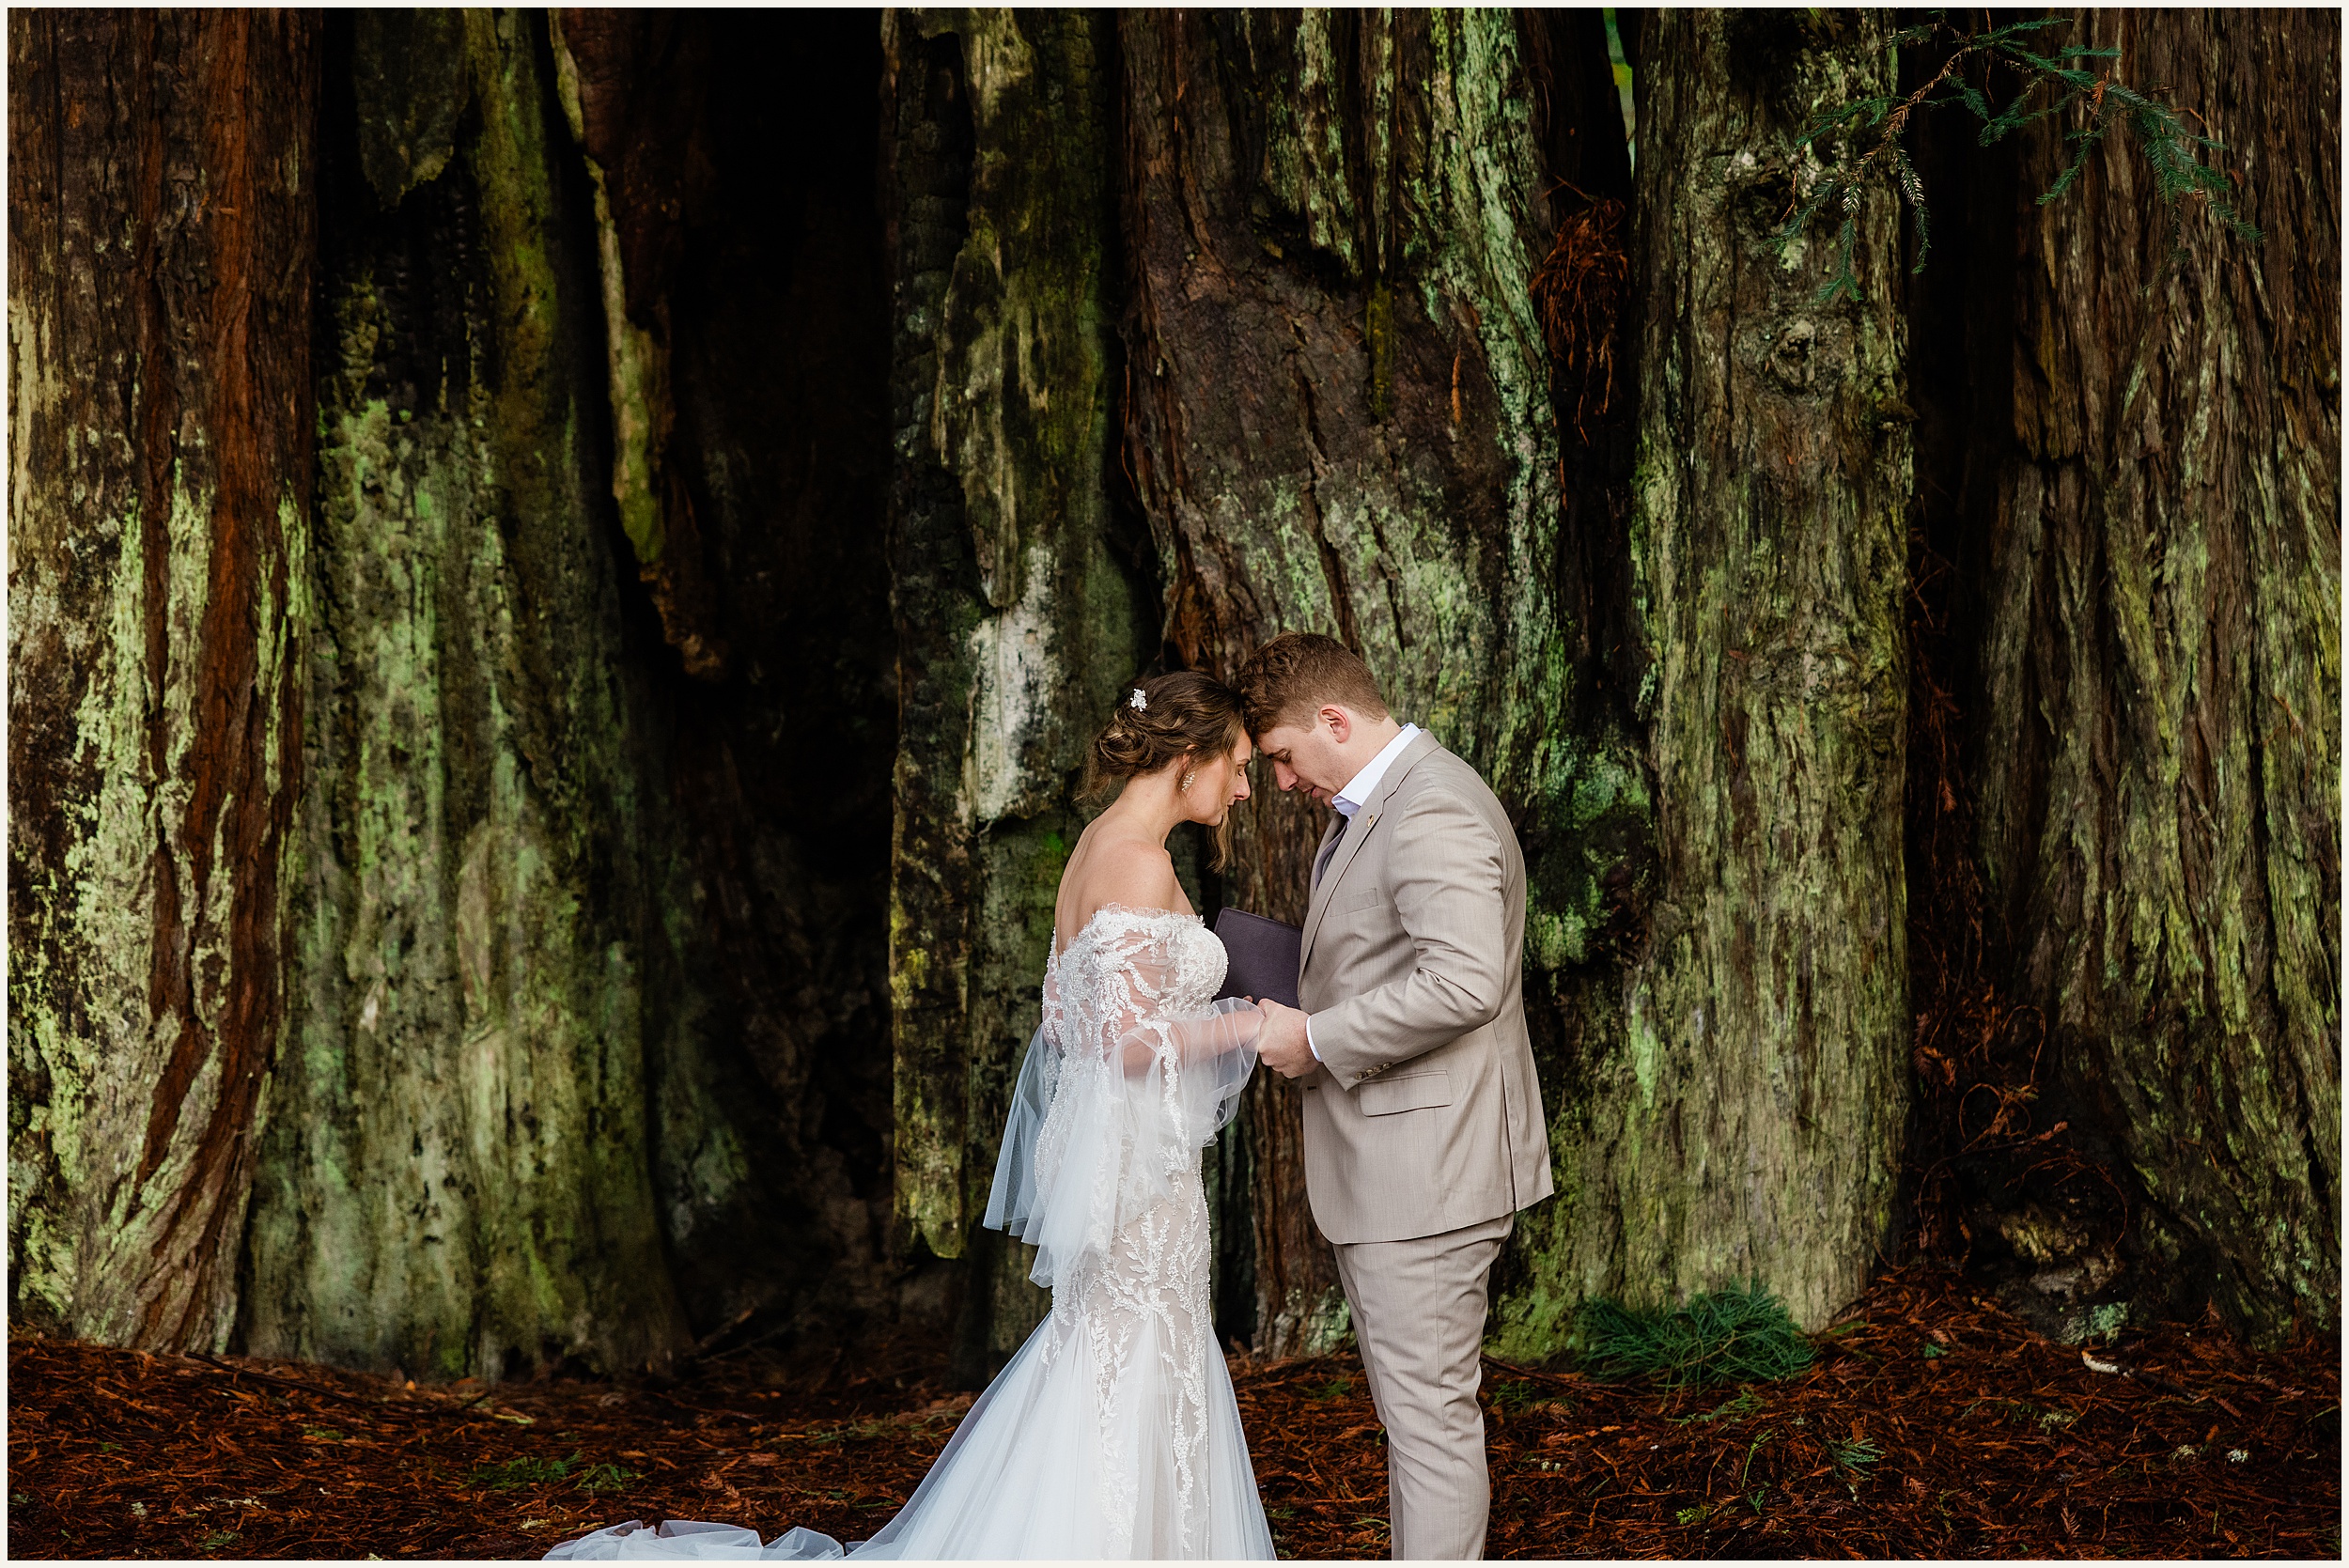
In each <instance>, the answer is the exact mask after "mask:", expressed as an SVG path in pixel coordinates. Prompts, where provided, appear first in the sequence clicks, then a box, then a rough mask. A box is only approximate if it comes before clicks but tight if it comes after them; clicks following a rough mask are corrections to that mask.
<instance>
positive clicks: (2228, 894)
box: [1967, 10, 2341, 1334]
mask: <svg viewBox="0 0 2349 1568" xmlns="http://www.w3.org/2000/svg"><path fill="white" fill-rule="evenodd" d="M2076 15H2077V22H2076V24H2075V26H2074V27H2073V29H2072V30H2070V31H2069V32H2067V33H2065V34H2064V35H2063V41H2064V42H2065V43H2066V44H2071V43H2078V44H2082V45H2092V44H2094V45H2117V46H2118V47H2119V48H2120V50H2121V54H2120V57H2119V60H2118V61H2117V62H2116V63H2115V69H2116V70H2117V71H2118V72H2119V73H2120V75H2121V76H2122V78H2123V79H2124V80H2126V81H2129V82H2132V83H2139V84H2158V85H2163V86H2166V87H2168V88H2169V89H2170V98H2171V100H2172V101H2173V102H2175V103H2176V104H2177V105H2178V106H2179V107H2180V108H2181V109H2182V110H2185V111H2186V112H2187V113H2188V116H2189V119H2190V121H2191V122H2192V123H2194V124H2195V126H2196V127H2197V129H2198V130H2199V131H2201V132H2202V133H2204V134H2207V135H2209V136H2211V137H2214V138H2216V139H2217V141H2218V142H2220V143H2222V144H2223V146H2224V148H2225V150H2223V151H2218V152H2215V153H2206V154H2204V156H2207V157H2209V158H2212V159H2213V160H2215V161H2216V162H2217V163H2219V164H2220V165H2221V166H2223V167H2227V168H2230V169H2232V171H2234V173H2235V174H2236V175H2237V176H2238V178H2239V180H2240V182H2241V190H2242V211H2243V215H2244V216H2245V217H2246V218H2248V220H2249V221H2250V222H2251V223H2252V224H2254V225H2257V226H2258V227H2259V229H2260V230H2261V231H2262V234H2263V237H2262V238H2261V239H2260V240H2258V241H2256V242H2249V241H2243V240H2240V239H2237V238H2235V237H2233V236H2232V235H2230V234H2229V233H2228V232H2226V231H2225V230H2224V229H2223V228H2222V227H2221V226H2220V225H2217V223H2215V222H2212V221H2210V219H2209V218H2208V217H2207V215H2206V214H2204V213H2203V212H2202V211H2201V210H2200V208H2199V207H2198V206H2196V205H2195V204H2192V203H2189V204H2187V206H2186V210H2184V211H2183V212H2182V213H2181V214H2179V226H2178V227H2177V228H2176V229H2175V230H2174V231H2173V230H2172V229H2171V228H2170V225H2169V221H2168V220H2169V214H2168V213H2167V212H2166V211H2165V209H2164V207H2163V204H2162V203H2161V201H2160V200H2159V198H2158V197H2157V195H2156V194H2155V191H2154V190H2153V188H2152V184H2151V176H2150V172H2149V170H2148V167H2147V164H2146V162H2145V160H2144V158H2143V157H2142V156H2141V155H2140V154H2139V152H2138V151H2137V150H2136V148H2135V147H2133V146H2132V145H2130V143H2129V142H2128V141H2126V140H2125V139H2124V138H2123V135H2122V134H2121V133H2120V132H2116V133H2115V134H2114V135H2113V136H2112V137H2111V138H2110V139H2109V140H2108V142H2107V144H2106V145H2105V146H2104V147H2101V148H2100V149H2098V150H2097V152H2096V153H2095V154H2094V155H2093V156H2092V159H2091V161H2090V164H2089V168H2088V172H2087V174H2086V176H2085V178H2083V179H2081V181H2080V182H2079V184H2078V185H2077V186H2076V187H2075V188H2074V189H2073V190H2072V191H2071V192H2070V193H2068V194H2065V195H2062V196H2061V197H2058V198H2057V199H2055V200H2054V201H2051V202H2049V203H2047V204H2046V205H2045V206H2041V205H2039V204H2037V202H2036V201H2035V199H2034V198H2035V197H2036V196H2037V195H2038V194H2039V193H2041V192H2043V191H2045V190H2046V189H2047V188H2048V186H2049V185H2050V184H2051V183H2052V181H2053V180H2054V179H2055V176H2056V174H2057V172H2058V170H2059V169H2061V166H2062V164H2063V163H2064V162H2065V161H2067V160H2068V159H2069V158H2070V157H2071V155H2072V148H2071V147H2069V146H2067V145H2066V143H2065V142H2064V141H2063V138H2062V132H2064V131H2065V130H2067V129H2069V126H2068V125H2065V124H2061V123H2058V122H2047V123H2046V125H2044V126H2043V127H2042V128H2039V129H2037V130H2035V131H2034V132H2032V133H2031V134H2030V137H2029V138H2028V139H2027V140H2026V141H2025V143H2024V145H2023V147H2022V149H2021V152H2020V154H2019V167H2018V169H2017V172H2016V184H2015V187H2014V189H2013V192H2012V195H2011V197H2010V199H2011V200H2012V201H2013V202H2014V204H2015V209H2014V210H2015V218H2014V219H2013V220H2012V222H2013V227H2014V233H2015V241H2014V245H2013V250H2012V253H2011V256H2008V257H1995V258H1993V259H1994V260H1995V262H1996V264H1997V265H1998V266H1999V267H2000V268H2001V269H2002V270H2003V269H2006V268H2009V267H2011V268H2012V275H2013V278H2014V303H2013V306H2012V322H2013V325H2012V337H2011V339H2010V340H2008V341H2006V342H2000V341H1999V340H1997V339H1995V338H1993V339H1991V340H1990V342H1989V344H1988V347H1987V351H1986V352H1985V353H1983V355H1982V356H1981V358H1982V362H1983V364H1984V365H1986V366H1987V367H1988V368H1989V369H1990V370H1991V372H1992V373H1993V375H1994V377H1998V378H2000V379H2002V380H2003V381H2004V388H2003V393H2004V399H2005V404H2006V406H2004V407H1999V406H1998V404H1997V403H1996V402H1995V401H1994V402H1993V403H1992V405H1991V406H1989V407H1987V408H1985V409H1984V410H1983V411H1982V412H1981V414H1980V420H1979V427H1978V431H1977V434H1976V436H1975V438H1974V441H1973V444H1972V445H1971V447H1970V448H1969V450H1968V454H1967V455H1968V466H1969V467H1970V469H1971V470H1972V471H1973V473H1974V474H1975V475H1976V477H1975V478H1974V480H1973V483H1974V484H1976V485H1978V486H1980V487H1981V488H1980V489H1979V490H1977V491H1975V494H1977V495H1978V496H1980V497H1981V503H1980V505H1979V506H1978V507H1976V508H1974V509H1975V510H1976V511H1977V512H1979V513H1981V514H1984V515H1983V516H1982V517H1981V532H1982V534H1983V536H1984V537H1985V538H1986V540H1987V548H1986V550H1985V551H1984V552H1983V559H1982V562H1981V572H1982V576H1981V582H1982V589H1981V595H1982V600H1981V610H1980V616H1981V619H1980V624H1979V629H1978V632H1977V635H1978V637H1979V644H1978V646H1977V649H1976V652H1975V654H1974V660H1975V663H1976V666H1977V672H1976V674H1975V676H1974V678H1975V680H1976V682H1977V683H1978V684H1977V685H1976V686H1975V687H1974V688H1973V690H1972V691H1971V692H1970V705H1969V706H1971V707H1972V708H1973V710H1974V712H1975V713H1976V715H1977V718H1976V720H1975V730H1974V737H1975V738H1974V742H1973V752H1974V761H1973V773H1974V777H1975V778H1976V779H1977V780H1978V781H1979V802H1978V804H1979V814H1980V815H1979V848H1980V854H1981V861H1982V866H1983V873H1984V875H1985V877H1986V879H1987V882H1988V885H1989V889H1990V893H1991V910H1990V912H1991V914H1992V916H1993V922H1994V924H1993V929H1994V931H1996V932H1998V933H2000V934H2001V935H2002V936H2003V937H2004V939H2005V943H2006V962H2005V975H2006V978H2007V981H2008V989H2009V992H2010V994H2011V998H2012V1000H2013V1001H2014V1002H2015V1003H2016V1004H2019V1005H2024V1006H2028V1007H2031V1008H2035V1009H2037V1010H2038V1013H2039V1014H2040V1016H2041V1017H2044V1020H2045V1032H2046V1061H2047V1062H2048V1063H2050V1064H2051V1065H2054V1067H2055V1071H2054V1072H2053V1073H2052V1074H2050V1075H2049V1077H2050V1079H2052V1080H2053V1081H2052V1082H2051V1084H2050V1087H2053V1088H2057V1089H2060V1091H2061V1107H2060V1109H2065V1110H2070V1112H2071V1113H2072V1116H2073V1117H2074V1119H2076V1120H2077V1121H2079V1122H2081V1123H2083V1124H2084V1127H2083V1128H2082V1129H2081V1130H2083V1131H2085V1132H2086V1133H2087V1135H2088V1137H2089V1139H2090V1146H2091V1149H2092V1151H2093V1150H2095V1149H2099V1148H2101V1149H2103V1150H2107V1151H2109V1152H2110V1154H2111V1156H2112V1157H2114V1162H2115V1163H2116V1164H2117V1165H2118V1166H2119V1167H2120V1168H2121V1169H2122V1171H2123V1172H2124V1173H2125V1179H2124V1187H2125V1188H2127V1189H2129V1190H2130V1191H2131V1194H2132V1198H2133V1202H2132V1207H2133V1209H2134V1224H2133V1226H2132V1234H2131V1235H2130V1236H2129V1237H2128V1241H2127V1244H2126V1250H2130V1251H2134V1252H2138V1253H2139V1254H2140V1255H2142V1256H2143V1257H2145V1258H2146V1259H2147V1260H2148V1261H2149V1262H2151V1263H2152V1264H2153V1265H2155V1268H2156V1269H2157V1270H2159V1271H2160V1272H2161V1273H2162V1274H2163V1275H2164V1276H2165V1277H2166V1294H2167V1295H2168V1296H2169V1297H2170V1301H2171V1304H2172V1305H2174V1306H2176V1307H2178V1308H2180V1309H2183V1310H2185V1311H2187V1312H2196V1311H2199V1310H2200V1309H2201V1306H2202V1303H2203V1302H2204V1300H2205V1299H2207V1300H2210V1301H2212V1302H2215V1303H2216V1304H2217V1306H2218V1307H2219V1308H2220V1309H2221V1310H2222V1311H2223V1312H2227V1313H2228V1314H2229V1315H2230V1316H2232V1317H2233V1318H2234V1319H2235V1320H2237V1321H2238V1322H2241V1323H2244V1324H2247V1325H2248V1326H2249V1327H2252V1328H2253V1329H2255V1330H2256V1331H2258V1332H2261V1333H2263V1334H2280V1333H2282V1332H2283V1331H2285V1330H2286V1329H2287V1328H2289V1327H2291V1325H2292V1324H2293V1323H2295V1321H2299V1322H2304V1323H2309V1324H2311V1325H2329V1324H2331V1323H2334V1322H2336V1321H2337V1320H2338V1314H2339V1278H2340V1266H2341V1241H2340V1196H2341V1185H2340V1182H2341V1168H2340V1150H2341V1072H2340V1067H2341V1056H2340V1044H2341V1005H2340V971H2339V969H2338V955H2339V953H2340V940H2341V903H2340V871H2341V867H2340V864H2339V859H2338V846H2339V843H2340V756H2341V732H2340V710H2341V638H2340V610H2341V470H2340V450H2341V449H2340V433H2341V425H2340V355H2341V336H2340V329H2341V318H2340V311H2339V305H2340V287H2341V272H2340V250H2341V205H2340V202H2341V188H2340V178H2341V164H2340V147H2341V118H2340V92H2339V84H2340V39H2341V24H2340V18H2339V17H2338V16H2337V15H2335V14H2332V13H2329V12H2323V13H2320V12H2254V11H2212V12H2202V11H2194V12H2186V11H2136V10H2130V11H2096V10H2086V11H2081V12H2077V13H2076ZM1993 221H1994V222H1996V223H1997V224H1998V225H1999V227H2000V228H2004V227H2005V226H2006V224H2007V222H2008V220H2007V217H2006V215H2005V214H2003V213H2000V214H1996V215H1994V219H1993ZM1970 314H1971V313H1969V315H1970ZM1980 320H1981V324H1980V325H1979V326H1977V328H1976V329H1975V330H1976V331H1977V332H1980V333H1985V334H1987V333H1995V332H1997V331H1998V330H1999V321H1998V317H1997V315H1996V314H1995V313H1982V315H1981V318H1980ZM1975 1110H1976V1117H1975V1120H1976V1123H1977V1124H1978V1125H1977V1127H1976V1130H1980V1128H1981V1127H1982V1126H1987V1123H1988V1120H1989V1116H1988V1111H1987V1109H1986V1107H1983V1106H1977V1107H1976V1108H1975ZM2055 1119H2056V1115H2055V1114H2054V1113H2053V1112H2046V1111H2043V1112H2042V1114H2040V1115H2039V1116H2038V1117H2037V1118H2036V1119H2035V1120H2031V1119H2025V1120H2022V1121H2017V1122H2015V1124H2014V1126H2011V1127H2010V1128H2007V1129H2004V1130H2005V1131H2006V1132H2007V1134H2008V1135H2009V1136H2011V1137H2018V1138H2019V1137H2023V1136H2027V1135H2036V1134H2038V1133H2041V1132H2045V1131H2046V1130H2047V1126H2048V1125H2049V1124H2051V1123H2052V1122H2053V1121H2054V1120H2055Z"/></svg>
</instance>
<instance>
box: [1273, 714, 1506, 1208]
mask: <svg viewBox="0 0 2349 1568" xmlns="http://www.w3.org/2000/svg"><path fill="white" fill-rule="evenodd" d="M1342 820H1343V819H1339V820H1333V821H1332V822H1331V824H1330V830H1329V832H1328V833H1326V834H1325V835H1324V836H1323V839H1322V844H1323V846H1324V847H1325V848H1326V847H1327V846H1329V844H1330V839H1331V838H1332V837H1336V836H1337V835H1338V832H1339V826H1340V821H1342ZM1524 951H1525V857H1524V856H1523V855H1522V854H1521V853H1519V851H1518V849H1517V834H1516V832H1515V831H1513V830H1512V829H1511V828H1510V826H1509V818H1508V816H1507V815H1506V814H1505V813H1503V812H1502V811H1501V802H1500V801H1499V800H1496V799H1495V798H1494V796H1493V792H1492V790H1491V789H1490V788H1489V787H1487V786H1486V783H1485V781H1484V780H1483V779H1481V778H1479V777H1478V776H1477V773H1476V769H1474V768H1470V766H1469V765H1468V764H1467V763H1465V762H1462V761H1461V760H1460V759H1459V758H1458V757H1456V756H1454V755H1453V754H1452V753H1450V752H1447V751H1445V750H1444V749H1443V748H1442V747H1441V746H1439V745H1438V744H1437V743H1436V739H1435V737H1433V736H1430V735H1420V736H1417V737H1413V738H1412V740H1411V743H1410V744H1409V745H1408V746H1407V747H1405V748H1404V749H1403V753H1402V754H1401V755H1399V756H1397V757H1396V758H1395V759H1394V762H1393V763H1392V765H1391V766H1390V767H1389V768H1388V769H1387V772H1386V776H1385V777H1383V778H1381V779H1380V780H1379V781H1378V787H1377V790H1376V791H1375V792H1374V794H1373V796H1372V798H1371V799H1370V800H1365V801H1364V802H1362V807H1361V811H1359V812H1357V813H1356V814H1355V815H1354V819H1353V821H1352V823H1351V824H1349V825H1347V826H1346V830H1345V833H1344V836H1343V837H1342V838H1340V839H1339V842H1338V846H1337V848H1336V850H1335V852H1334V853H1333V854H1332V855H1331V857H1330V862H1329V864H1328V866H1327V867H1326V868H1325V869H1324V870H1323V872H1322V876H1321V880H1320V882H1319V884H1318V885H1316V886H1315V889H1314V894H1313V902H1312V903H1311V905H1310V906H1309V907H1308V908H1307V909H1306V913H1305V934H1304V949H1303V958H1302V970H1303V972H1302V974H1301V975H1300V977H1299V985H1298V1000H1299V1001H1301V1002H1302V1003H1303V1004H1304V1008H1305V1011H1306V1012H1308V1013H1310V1014H1312V1015H1313V1038H1314V1047H1315V1050H1316V1052H1318V1054H1319V1055H1320V1057H1321V1066H1320V1067H1319V1068H1318V1069H1317V1070H1316V1071H1315V1072H1313V1073H1311V1074H1309V1075H1308V1076H1307V1077H1306V1078H1305V1079H1302V1083H1303V1086H1304V1091H1305V1191H1306V1194H1307V1196H1308V1197H1309V1198H1310V1199H1311V1200H1312V1203H1313V1211H1314V1219H1315V1222H1316V1223H1318V1224H1319V1225H1320V1226H1321V1232H1322V1234H1324V1235H1326V1236H1328V1237H1329V1238H1330V1240H1331V1241H1333V1242H1338V1243H1342V1244H1344V1243H1354V1242H1365V1241H1404V1240H1408V1239H1410V1238H1411V1237H1414V1236H1424V1235H1435V1234H1439V1233H1441V1232H1444V1231H1453V1230H1458V1229H1459V1228H1460V1227H1462V1226H1464V1225H1473V1224H1476V1223H1478V1222H1480V1221H1483V1220H1487V1219H1499V1218H1501V1216H1502V1215H1504V1214H1509V1213H1512V1212H1514V1211H1516V1210H1517V1209H1521V1208H1526V1207H1528V1206H1530V1205H1532V1204H1533V1203H1539V1202H1540V1201H1541V1200H1542V1199H1544V1198H1547V1197H1548V1196H1549V1194H1550V1191H1551V1187H1550V1176H1549V1134H1548V1125H1547V1123H1546V1122H1545V1120H1544V1118H1543V1114H1542V1094H1541V1087H1540V1085H1539V1084H1538V1083H1536V1082H1535V1081H1534V1077H1533V1050H1532V1043H1531V1041H1530V1040H1529V1039H1528V1038H1527V1036H1526V1030H1525V1000H1524Z"/></svg>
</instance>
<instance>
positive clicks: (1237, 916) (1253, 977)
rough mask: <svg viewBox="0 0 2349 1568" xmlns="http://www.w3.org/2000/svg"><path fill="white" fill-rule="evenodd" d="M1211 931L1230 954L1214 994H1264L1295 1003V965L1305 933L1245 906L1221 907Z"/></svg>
mask: <svg viewBox="0 0 2349 1568" xmlns="http://www.w3.org/2000/svg"><path fill="white" fill-rule="evenodd" d="M1215 934H1216V935H1217V936H1218V937H1220V938H1221V939H1222V941H1223V951H1224V952H1226V953H1228V954H1230V955H1231V956H1232V962H1231V967H1230V968H1228V969H1226V970H1224V971H1223V989H1221V991H1218V992H1217V993H1216V996H1217V997H1218V998H1219V999H1221V998H1223V997H1254V998H1255V999H1256V1000H1257V1001H1264V1000H1266V999H1267V998H1270V999H1271V1000H1272V1001H1277V1002H1279V1003H1280V1004H1281V1005H1282V1006H1283V1007H1294V1006H1296V1005H1297V968H1298V959H1299V955H1300V954H1301V953H1302V952H1303V951H1304V944H1305V933H1304V932H1302V931H1299V929H1298V928H1297V927H1296V926H1294V925H1283V924H1282V923H1281V922H1279V921H1277V920H1267V919H1266V918H1265V917H1264V916H1262V915H1252V914H1250V913H1249V912H1248V911H1247V910H1245V909H1225V910H1223V911H1222V912H1221V913H1220V914H1218V915H1217V916H1216V917H1215Z"/></svg>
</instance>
